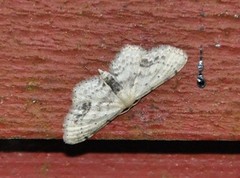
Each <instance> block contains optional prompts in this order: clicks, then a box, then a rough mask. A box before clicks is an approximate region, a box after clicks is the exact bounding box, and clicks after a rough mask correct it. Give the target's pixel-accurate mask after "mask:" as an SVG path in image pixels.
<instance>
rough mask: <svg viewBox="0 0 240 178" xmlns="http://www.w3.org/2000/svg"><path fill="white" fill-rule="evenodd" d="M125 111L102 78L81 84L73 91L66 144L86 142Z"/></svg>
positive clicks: (66, 121)
mask: <svg viewBox="0 0 240 178" xmlns="http://www.w3.org/2000/svg"><path fill="white" fill-rule="evenodd" d="M123 109H124V105H123V104H122V103H121V101H120V100H119V99H118V97H116V95H115V94H114V93H113V92H112V90H111V88H110V87H109V86H108V85H106V84H105V83H104V81H103V80H102V79H100V77H94V78H92V79H90V80H85V81H83V82H81V83H79V84H78V85H77V86H76V87H75V88H74V90H73V104H72V108H71V109H70V111H69V113H68V114H67V116H66V118H65V122H64V136H63V139H64V141H65V143H68V144H75V143H79V142H82V141H84V140H86V139H87V138H89V137H91V136H92V135H93V134H94V133H95V132H96V131H98V130H99V129H101V128H102V127H103V126H105V125H106V124H107V123H108V122H110V121H111V120H112V119H114V118H115V117H116V116H117V115H118V114H119V113H120V112H121V111H122V110H123Z"/></svg>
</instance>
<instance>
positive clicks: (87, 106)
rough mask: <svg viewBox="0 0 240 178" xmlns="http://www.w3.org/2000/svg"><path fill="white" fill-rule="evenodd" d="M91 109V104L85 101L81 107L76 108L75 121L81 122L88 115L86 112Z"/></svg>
mask: <svg viewBox="0 0 240 178" xmlns="http://www.w3.org/2000/svg"><path fill="white" fill-rule="evenodd" d="M90 109H91V102H90V101H86V102H84V103H83V104H82V105H79V106H78V107H77V113H75V114H74V115H75V117H76V118H77V119H80V120H82V118H83V117H84V116H85V115H86V114H87V113H88V111H89V110H90Z"/></svg>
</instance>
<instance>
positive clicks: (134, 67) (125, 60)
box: [110, 45, 187, 100]
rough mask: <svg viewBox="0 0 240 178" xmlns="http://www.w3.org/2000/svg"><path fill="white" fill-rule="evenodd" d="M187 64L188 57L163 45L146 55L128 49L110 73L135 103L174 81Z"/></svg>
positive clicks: (122, 53) (120, 55)
mask: <svg viewBox="0 0 240 178" xmlns="http://www.w3.org/2000/svg"><path fill="white" fill-rule="evenodd" d="M186 62H187V55H186V53H185V52H184V51H183V50H181V49H178V48H176V47H172V46H169V45H162V46H159V47H157V48H153V49H151V50H150V51H146V50H144V49H143V48H141V47H138V46H132V45H127V46H126V47H125V48H123V49H122V50H121V52H120V53H119V54H118V55H117V57H116V59H115V60H114V61H113V62H112V64H111V66H110V72H111V73H112V74H113V75H115V77H116V79H117V80H118V81H119V83H122V85H123V88H124V90H125V91H129V93H130V94H129V95H134V97H135V98H136V100H138V99H140V98H142V97H143V96H144V95H146V94H147V93H149V92H150V91H152V90H153V89H155V88H156V87H158V86H159V85H161V84H162V83H164V82H165V81H167V80H168V79H170V78H172V77H173V76H174V75H175V74H176V73H177V72H178V71H180V70H181V69H182V67H183V66H184V65H185V64H186Z"/></svg>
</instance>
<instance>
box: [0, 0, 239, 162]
mask: <svg viewBox="0 0 240 178" xmlns="http://www.w3.org/2000/svg"><path fill="white" fill-rule="evenodd" d="M239 9H240V3H239V1H238V0H231V1H223V0H222V1H191V0H186V1H173V0H171V1H167V0H166V1H165V0H163V1H150V0H148V1H138V0H131V1H110V0H96V1H76V2H73V1H67V0H64V1H51V0H43V1H0V48H1V50H0V138H48V139H49V138H58V139H60V138H62V123H63V119H64V116H65V115H66V113H67V111H68V109H69V107H70V105H71V92H72V88H73V86H74V85H75V84H76V83H78V82H79V81H81V80H84V79H87V78H89V77H91V76H93V75H96V74H97V69H98V68H101V69H104V70H107V69H108V64H109V62H110V61H112V59H113V58H114V56H115V55H116V53H117V52H118V51H119V50H120V49H121V48H122V47H123V46H124V44H137V45H141V46H143V47H145V48H151V47H154V46H157V45H160V44H170V45H173V46H176V47H179V48H182V49H184V50H185V51H186V52H187V54H188V55H189V60H188V63H187V64H186V66H185V67H184V69H183V70H182V71H181V72H180V73H179V74H178V75H177V76H176V77H174V78H173V79H172V80H170V81H168V82H167V83H165V84H164V85H162V86H161V87H159V88H157V89H156V90H155V91H154V92H152V93H150V94H149V95H148V96H146V97H145V98H143V99H142V100H141V102H140V103H139V104H138V105H137V106H135V107H134V108H133V109H132V110H130V111H129V112H128V113H126V114H124V115H122V116H120V117H118V118H117V119H115V120H114V121H113V122H112V123H111V124H109V125H108V126H107V127H105V128H104V129H102V130H101V131H100V132H99V133H98V134H97V135H96V136H95V137H94V138H95V139H157V140H172V139H173V140H179V139H192V140H201V139H209V140H213V139H227V140H239V139H240V109H239V108H240V107H239V106H240V70H239V62H240V35H239V34H240V11H239ZM200 45H203V46H204V62H205V71H204V74H205V77H206V79H207V86H206V88H204V89H199V88H198V87H197V86H196V75H197V69H196V65H197V62H198V58H199V49H198V48H199V46H200ZM12 156H13V157H15V156H14V155H12ZM154 159H155V158H154ZM161 159H162V158H161ZM161 159H160V158H159V160H161ZM230 159H232V157H231V158H230ZM234 159H235V158H234ZM100 160H101V159H100ZM66 164H67V163H66Z"/></svg>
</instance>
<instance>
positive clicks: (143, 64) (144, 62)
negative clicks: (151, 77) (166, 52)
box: [140, 58, 154, 67]
mask: <svg viewBox="0 0 240 178" xmlns="http://www.w3.org/2000/svg"><path fill="white" fill-rule="evenodd" d="M153 64H154V63H153V61H149V60H148V59H146V58H143V59H142V60H141V61H140V66H141V67H150V66H151V65H153Z"/></svg>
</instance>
